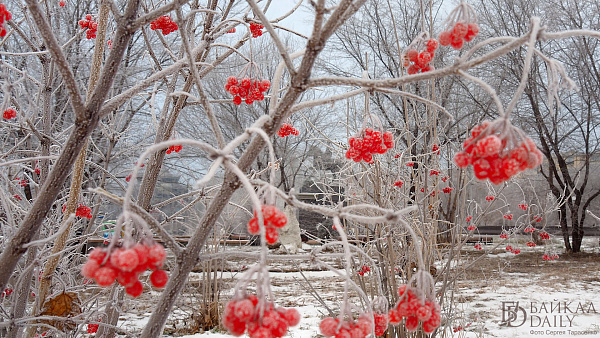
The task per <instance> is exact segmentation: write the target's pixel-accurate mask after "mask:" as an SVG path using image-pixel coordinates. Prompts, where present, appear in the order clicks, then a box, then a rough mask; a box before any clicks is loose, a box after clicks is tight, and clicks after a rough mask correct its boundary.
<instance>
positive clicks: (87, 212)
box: [75, 204, 92, 219]
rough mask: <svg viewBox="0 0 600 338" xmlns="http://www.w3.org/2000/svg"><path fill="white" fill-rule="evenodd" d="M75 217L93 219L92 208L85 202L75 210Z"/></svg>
mask: <svg viewBox="0 0 600 338" xmlns="http://www.w3.org/2000/svg"><path fill="white" fill-rule="evenodd" d="M75 217H81V218H87V219H91V218H92V209H91V208H90V207H87V206H85V205H83V204H80V205H79V206H78V207H77V210H76V211H75Z"/></svg>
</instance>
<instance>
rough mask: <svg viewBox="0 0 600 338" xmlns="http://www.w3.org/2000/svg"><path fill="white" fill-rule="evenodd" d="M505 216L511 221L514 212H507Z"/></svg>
mask: <svg viewBox="0 0 600 338" xmlns="http://www.w3.org/2000/svg"><path fill="white" fill-rule="evenodd" d="M503 217H504V218H505V219H507V220H509V221H510V220H512V218H513V214H506V215H504V216H503Z"/></svg>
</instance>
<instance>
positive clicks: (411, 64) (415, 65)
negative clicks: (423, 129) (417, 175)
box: [403, 39, 439, 151]
mask: <svg viewBox="0 0 600 338" xmlns="http://www.w3.org/2000/svg"><path fill="white" fill-rule="evenodd" d="M423 47H424V49H423V50H422V51H421V52H420V53H419V51H418V50H416V49H410V50H408V52H406V54H405V55H404V61H403V63H404V64H403V65H404V67H405V68H407V69H406V72H407V73H408V75H413V74H417V73H420V72H421V73H425V72H428V71H431V70H434V69H435V67H433V65H430V64H429V63H430V62H431V60H433V57H434V55H435V50H436V49H437V48H438V47H439V43H438V41H437V40H436V39H429V40H427V42H426V43H425V46H423ZM435 147H437V145H434V148H435ZM438 149H439V148H438ZM436 150H437V149H434V150H433V151H436Z"/></svg>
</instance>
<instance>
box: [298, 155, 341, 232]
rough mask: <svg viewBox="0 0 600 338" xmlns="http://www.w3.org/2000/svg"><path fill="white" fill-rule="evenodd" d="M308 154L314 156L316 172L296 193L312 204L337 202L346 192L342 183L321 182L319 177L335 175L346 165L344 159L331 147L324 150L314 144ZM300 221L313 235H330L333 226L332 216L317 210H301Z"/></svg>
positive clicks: (302, 227)
mask: <svg viewBox="0 0 600 338" xmlns="http://www.w3.org/2000/svg"><path fill="white" fill-rule="evenodd" d="M308 155H309V156H310V157H312V161H313V167H314V169H315V172H314V175H313V176H311V177H307V178H306V179H305V180H304V183H303V184H302V187H301V188H300V192H299V193H297V194H296V198H298V199H299V200H301V201H303V202H305V203H311V204H323V205H332V204H337V203H338V202H339V201H340V198H341V196H342V195H343V194H344V188H343V187H342V186H340V185H335V184H334V185H331V184H324V183H322V182H319V181H320V180H319V179H320V178H325V177H326V176H330V177H335V175H336V173H338V172H340V170H341V168H342V166H343V165H344V163H343V161H341V160H340V159H335V158H334V157H333V154H332V152H331V150H330V149H329V148H327V149H326V150H325V151H322V150H321V149H319V148H318V147H316V146H313V147H311V148H310V149H309V151H308ZM298 221H299V223H300V228H301V229H302V230H304V231H306V232H307V233H308V234H310V235H311V236H314V237H319V238H329V237H330V234H331V231H332V226H333V221H332V220H331V219H330V218H327V217H325V216H323V215H321V214H319V213H316V212H311V211H307V210H299V211H298Z"/></svg>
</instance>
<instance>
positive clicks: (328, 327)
mask: <svg viewBox="0 0 600 338" xmlns="http://www.w3.org/2000/svg"><path fill="white" fill-rule="evenodd" d="M338 323H339V322H338V320H337V319H334V318H331V317H326V318H324V319H323V320H322V321H321V324H319V330H320V331H321V334H322V335H323V336H325V337H333V336H335V333H336V331H337V326H338Z"/></svg>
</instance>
